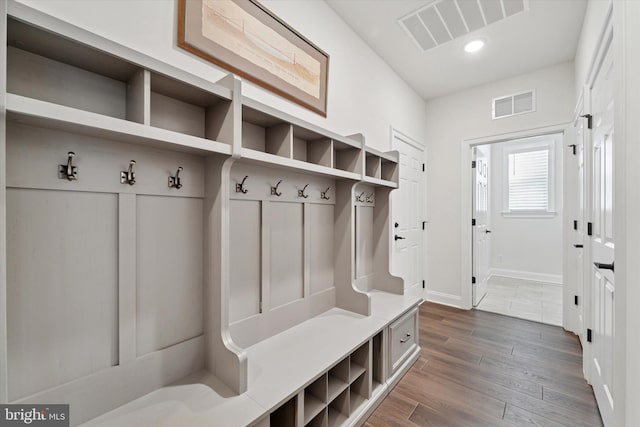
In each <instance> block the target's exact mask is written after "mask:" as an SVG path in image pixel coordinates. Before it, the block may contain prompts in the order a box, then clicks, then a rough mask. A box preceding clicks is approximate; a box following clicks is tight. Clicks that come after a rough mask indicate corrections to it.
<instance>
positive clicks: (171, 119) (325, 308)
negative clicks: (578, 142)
mask: <svg viewBox="0 0 640 427" xmlns="http://www.w3.org/2000/svg"><path fill="white" fill-rule="evenodd" d="M8 6H9V8H10V9H12V13H14V14H16V15H18V16H17V19H13V18H11V19H10V20H9V21H10V25H9V26H10V27H11V28H10V30H9V31H10V34H11V37H10V39H11V41H10V42H9V45H10V46H11V47H10V48H9V50H12V51H13V53H11V54H10V55H9V56H8V57H9V60H8V63H7V66H6V69H5V67H0V68H2V70H0V72H1V73H4V72H5V71H8V72H9V73H11V76H10V78H9V79H8V84H9V85H10V86H11V87H12V88H14V90H12V89H11V88H8V89H7V91H8V92H9V93H8V94H7V91H5V90H4V88H3V90H2V91H0V101H2V102H0V111H3V110H2V107H3V106H4V101H5V99H6V100H7V105H8V111H9V117H8V120H9V122H8V123H9V126H8V129H7V132H6V135H7V140H8V141H9V144H8V145H7V147H6V148H5V147H4V145H0V148H2V150H1V151H2V152H1V153H0V160H2V161H4V158H5V156H6V158H7V159H8V161H7V170H6V175H4V174H3V176H2V178H1V179H2V180H4V179H5V177H6V180H7V182H6V186H5V185H4V183H3V185H2V190H0V191H3V192H4V191H5V188H8V191H9V197H8V200H7V208H8V213H9V224H8V225H7V227H6V229H7V231H8V233H7V242H8V244H9V251H8V258H7V261H8V264H9V265H11V267H10V268H9V270H8V275H9V289H8V290H6V292H5V289H4V288H2V287H1V286H0V304H2V305H3V304H5V302H4V298H5V297H6V298H7V303H6V305H7V307H8V308H9V310H8V325H7V331H8V336H7V337H6V340H5V337H4V335H3V332H4V330H2V331H0V339H1V340H2V343H1V344H0V371H1V372H8V373H9V375H8V378H7V376H0V400H2V401H12V402H42V401H46V402H52V403H56V402H65V403H70V404H71V405H72V407H74V408H76V409H74V410H73V411H72V412H73V415H72V420H71V423H72V424H73V425H77V424H80V423H83V422H85V421H88V420H90V419H91V418H94V417H96V416H98V415H100V414H102V413H104V412H106V411H111V412H110V413H108V414H105V415H104V416H100V417H98V418H97V419H95V420H93V421H92V423H94V422H95V423H105V424H107V425H109V424H111V425H119V426H120V425H155V424H158V423H160V422H164V423H166V422H169V423H170V424H175V425H210V424H211V420H212V419H215V420H216V422H220V423H221V424H224V425H269V424H270V425H296V423H297V425H300V424H302V423H304V422H309V423H310V425H317V424H318V423H319V424H323V425H324V424H325V423H326V424H329V425H333V424H334V423H336V422H338V421H347V420H348V422H349V423H358V422H361V421H362V420H363V419H364V418H365V417H366V416H367V415H368V414H370V413H371V411H373V410H374V409H375V407H376V406H377V405H378V404H379V402H380V400H381V399H382V398H383V397H384V396H385V394H386V393H387V392H388V385H389V384H390V383H391V382H393V381H397V379H398V378H399V375H400V374H401V373H403V372H405V371H406V370H407V369H408V368H409V367H410V366H411V364H412V363H413V362H414V361H415V360H416V359H417V357H418V356H419V355H418V353H417V352H415V351H412V352H407V353H406V354H407V356H406V357H405V356H403V362H401V365H402V366H399V367H397V370H396V371H395V372H394V373H391V372H389V370H388V369H387V368H386V367H387V366H389V352H390V350H389V347H388V344H389V340H388V335H389V327H388V326H389V324H390V323H392V322H394V321H396V320H397V319H398V318H399V316H401V315H403V313H406V312H407V310H410V309H412V308H415V307H416V306H417V305H418V304H419V303H420V302H421V296H420V295H417V294H414V293H406V294H405V293H404V292H403V282H402V280H401V279H399V278H396V277H393V276H391V275H390V274H389V238H390V235H391V230H390V227H389V202H388V199H389V194H390V191H391V189H392V188H396V187H397V180H398V167H397V156H396V155H394V154H387V153H381V152H378V151H376V150H374V149H371V148H365V147H364V138H363V137H362V136H354V137H344V136H340V135H337V134H335V133H332V132H330V131H327V130H325V129H321V128H320V127H318V126H315V125H312V124H309V123H305V122H303V121H302V120H300V119H298V118H296V117H293V116H290V115H287V114H285V113H282V112H280V111H278V110H276V109H273V108H271V107H269V106H265V105H262V104H259V103H257V102H254V101H251V100H248V99H245V98H242V93H241V88H240V82H239V80H238V79H235V78H233V76H229V77H227V78H225V79H223V80H222V81H220V82H219V84H211V83H209V82H206V81H204V80H202V79H198V78H195V77H193V76H190V75H189V74H187V73H185V72H184V71H181V70H177V69H174V68H172V67H170V66H168V65H166V64H162V63H161V62H159V61H155V60H154V59H152V58H149V57H146V56H145V55H143V54H140V53H138V52H135V51H132V50H130V49H127V48H125V47H123V46H120V45H117V44H115V43H113V42H111V41H109V40H106V39H102V38H100V37H99V36H96V35H94V34H91V33H88V32H86V31H84V30H82V29H80V28H77V27H73V26H70V25H68V24H66V23H64V22H62V21H59V20H57V19H54V18H52V17H49V16H47V15H44V14H42V13H40V12H36V11H35V10H33V9H30V8H28V7H26V6H23V5H20V4H17V3H14V2H10V4H8ZM2 11H3V12H4V10H2ZM3 16H4V15H3ZM30 21H31V22H33V25H34V26H31V24H29V22H30ZM2 32H3V37H4V35H5V31H4V30H3V31H2ZM16 46H19V48H18V47H16ZM93 46H95V48H94V47H93ZM0 49H4V45H3V46H2V47H0ZM33 64H36V65H37V67H35V66H33ZM34 67H35V68H38V69H32V68H34ZM45 67H46V68H47V69H48V70H49V69H50V70H53V71H52V72H51V74H50V75H47V73H46V72H45V71H43V70H45ZM7 95H8V96H7ZM2 119H3V120H2V123H1V124H0V126H5V124H6V123H7V122H6V121H5V119H4V116H3V117H2ZM3 136H4V134H3ZM3 142H4V141H3V140H1V139H0V143H3ZM69 151H74V152H75V153H76V156H75V158H74V165H75V166H77V167H78V180H77V181H68V180H66V179H59V178H58V176H57V171H58V165H60V164H64V163H65V162H66V161H67V152H69ZM365 153H368V157H369V158H370V160H369V163H370V166H369V168H366V167H365V164H366V160H365ZM230 156H232V157H230ZM238 159H240V160H238ZM130 160H135V161H136V162H137V163H136V165H135V167H134V171H135V173H136V182H135V185H128V184H122V183H121V182H120V173H121V171H124V170H126V169H127V167H128V166H129V162H130ZM178 167H182V168H183V171H182V172H181V179H182V184H183V187H182V188H181V189H176V188H170V187H169V186H168V178H169V177H170V176H173V175H175V173H176V169H177V168H178ZM367 172H369V176H367ZM244 176H248V179H247V181H246V183H245V186H246V189H247V190H248V191H247V192H246V193H242V192H240V193H239V192H236V184H238V183H240V182H242V179H243V178H244ZM280 180H282V183H281V185H280V186H279V187H278V191H281V192H282V195H281V196H276V195H273V194H271V188H272V187H274V186H276V185H277V183H278V181H280ZM358 181H366V182H367V183H368V184H366V186H365V187H366V189H367V190H368V193H367V195H369V196H370V198H371V201H370V202H366V203H367V204H366V207H363V205H362V204H360V205H358V204H357V203H355V202H354V196H355V194H354V193H355V190H356V189H358V186H359V184H357V182H358ZM323 193H324V195H325V196H326V197H322V194H323ZM2 201H3V202H4V199H2ZM356 210H358V211H360V210H362V211H363V212H364V211H365V210H366V211H367V214H366V215H367V218H366V220H365V219H361V221H362V222H363V223H366V224H367V225H366V230H367V231H366V232H365V231H360V232H358V233H359V235H358V236H357V235H356ZM357 240H358V242H359V241H360V240H362V241H363V242H366V245H365V244H364V243H362V242H359V243H357ZM357 247H367V248H368V249H366V250H365V251H364V253H363V254H362V255H358V256H356V248H357ZM1 250H2V248H1V247H0V252H1ZM39 253H40V254H42V255H38V254H39ZM34 254H36V255H37V256H34ZM2 262H5V259H4V257H3V259H2ZM358 263H361V264H362V263H364V265H366V268H365V270H366V273H367V276H369V277H370V278H371V282H370V285H367V286H365V288H366V290H369V291H370V292H369V293H367V292H365V291H364V290H363V289H357V288H356V286H354V282H355V279H354V278H355V276H356V274H357V273H356V269H357V267H356V265H357V264H358ZM0 280H1V279H0ZM1 284H2V282H1V281H0V285H1ZM373 294H375V296H374V295H373ZM43 296H44V297H43ZM38 299H45V300H46V301H47V303H53V304H46V305H44V306H41V305H35V304H33V300H38ZM261 303H262V307H261ZM0 326H3V325H2V324H0ZM32 336H37V337H42V336H44V338H42V339H40V340H36V341H33V340H32V341H29V340H28V339H26V338H30V337H32ZM25 337H26V338H25ZM415 339H416V342H417V336H416V337H415ZM69 341H71V342H72V344H71V345H70V344H69ZM5 349H6V350H8V354H7V356H6V357H5V355H4V351H5ZM65 352H66V353H65ZM5 363H8V368H5V366H4V364H5ZM45 371H46V372H45ZM320 376H324V377H323V378H326V381H325V380H320V382H319V383H318V384H319V385H318V386H317V387H319V388H320V389H322V387H323V386H322V384H324V390H325V393H326V398H325V399H324V401H323V402H322V406H323V407H316V408H315V409H314V407H313V406H312V403H311V402H312V400H311V399H307V400H308V403H309V405H308V407H307V406H305V397H306V395H307V393H306V389H305V388H306V387H310V384H311V383H312V382H313V381H317V380H318V378H320ZM335 378H338V379H339V380H340V381H338V382H335V381H334V379H335ZM336 385H337V386H338V387H337V388H336V387H335V386H336ZM310 390H312V389H310ZM313 390H314V392H315V394H322V392H319V391H318V389H313ZM332 390H333V392H332ZM330 393H331V398H330V396H329V394H330ZM312 394H313V393H312ZM310 395H311V394H310ZM320 397H322V396H320ZM319 400H322V399H319ZM114 408H115V409H114ZM305 411H311V412H313V414H311V413H309V414H308V417H307V419H305Z"/></svg>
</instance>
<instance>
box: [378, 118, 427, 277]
mask: <svg viewBox="0 0 640 427" xmlns="http://www.w3.org/2000/svg"><path fill="white" fill-rule="evenodd" d="M392 145H393V148H394V149H395V150H397V151H398V156H399V159H398V162H397V164H396V163H394V162H390V161H385V162H383V163H382V165H383V166H385V165H388V169H390V171H385V172H387V173H391V175H387V174H384V175H383V179H387V180H392V181H399V187H398V191H395V192H393V193H392V194H391V206H392V219H391V222H392V224H393V230H392V233H393V239H394V240H391V255H392V258H393V260H392V271H393V273H394V274H395V275H398V276H400V277H402V278H403V279H404V281H405V287H407V288H410V287H413V286H419V287H422V285H423V280H425V279H426V268H425V264H426V259H425V258H424V246H425V233H426V232H427V230H426V222H425V223H424V228H423V221H425V217H424V200H425V195H426V179H425V172H424V171H423V164H424V163H425V162H426V159H425V153H424V150H425V148H424V147H422V146H421V145H420V144H419V143H418V142H417V141H414V140H412V139H411V138H409V137H407V136H406V135H403V134H402V133H400V132H398V131H396V130H395V129H394V130H393V131H392ZM396 224H397V226H396ZM395 236H398V237H404V239H400V240H395Z"/></svg>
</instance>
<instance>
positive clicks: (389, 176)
mask: <svg viewBox="0 0 640 427" xmlns="http://www.w3.org/2000/svg"><path fill="white" fill-rule="evenodd" d="M380 178H381V179H384V180H385V181H391V182H396V183H397V182H398V163H396V162H392V161H389V160H386V159H382V162H381V165H380Z"/></svg>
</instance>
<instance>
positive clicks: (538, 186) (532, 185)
mask: <svg viewBox="0 0 640 427" xmlns="http://www.w3.org/2000/svg"><path fill="white" fill-rule="evenodd" d="M549 154H550V153H549V148H543V149H532V150H528V151H520V152H513V153H509V154H508V159H507V163H508V175H507V178H508V183H507V185H508V191H507V194H508V210H509V211H511V212H514V211H520V212H522V211H528V212H532V211H547V210H549V181H550V180H549V163H550V162H549Z"/></svg>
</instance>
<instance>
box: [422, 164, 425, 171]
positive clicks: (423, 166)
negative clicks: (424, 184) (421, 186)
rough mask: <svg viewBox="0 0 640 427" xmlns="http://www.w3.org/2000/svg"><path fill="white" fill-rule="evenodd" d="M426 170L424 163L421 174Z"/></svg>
mask: <svg viewBox="0 0 640 427" xmlns="http://www.w3.org/2000/svg"><path fill="white" fill-rule="evenodd" d="M425 170H426V166H425V165H424V163H423V164H422V172H424V171H425Z"/></svg>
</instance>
